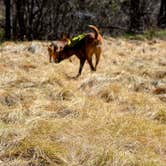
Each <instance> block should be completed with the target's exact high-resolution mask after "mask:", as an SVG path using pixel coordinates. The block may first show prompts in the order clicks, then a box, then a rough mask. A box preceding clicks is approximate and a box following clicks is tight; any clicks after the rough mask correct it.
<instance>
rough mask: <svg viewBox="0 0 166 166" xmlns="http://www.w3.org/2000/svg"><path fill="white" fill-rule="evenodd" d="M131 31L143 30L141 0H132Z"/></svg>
mask: <svg viewBox="0 0 166 166" xmlns="http://www.w3.org/2000/svg"><path fill="white" fill-rule="evenodd" d="M129 31H130V32H134V33H135V32H140V31H141V11H140V0H130V27H129Z"/></svg>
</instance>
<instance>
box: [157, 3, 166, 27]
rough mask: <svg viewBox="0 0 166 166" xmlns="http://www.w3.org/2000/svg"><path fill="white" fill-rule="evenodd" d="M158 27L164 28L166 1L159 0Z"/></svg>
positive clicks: (165, 22)
mask: <svg viewBox="0 0 166 166" xmlns="http://www.w3.org/2000/svg"><path fill="white" fill-rule="evenodd" d="M158 26H159V27H161V28H165V27H166V1H165V0H161V5H160V12H159V16H158Z"/></svg>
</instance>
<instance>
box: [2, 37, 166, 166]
mask: <svg viewBox="0 0 166 166" xmlns="http://www.w3.org/2000/svg"><path fill="white" fill-rule="evenodd" d="M46 46H47V43H44V42H38V41H33V42H20V43H19V42H18V43H14V42H5V43H3V44H2V45H1V47H0V165H1V166H9V165H10V166H27V165H34V166H40V165H41V166H45V165H51V166H56V165H57V166H165V165H166V41H161V40H153V41H136V40H126V39H113V38H107V39H105V42H104V55H103V57H102V58H101V61H100V64H99V68H98V71H97V72H96V73H91V72H90V70H89V66H88V64H86V65H85V68H84V69H83V73H82V75H81V77H80V78H78V79H72V76H75V75H76V74H77V71H78V67H79V64H78V62H79V61H78V60H77V59H76V58H74V57H73V58H72V63H71V62H69V61H68V60H65V61H63V62H62V63H60V64H53V63H52V64H50V63H48V54H47V48H46Z"/></svg>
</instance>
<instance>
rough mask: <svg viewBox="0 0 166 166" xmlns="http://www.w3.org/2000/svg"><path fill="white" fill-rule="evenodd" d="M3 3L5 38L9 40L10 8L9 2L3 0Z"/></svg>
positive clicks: (8, 0)
mask: <svg viewBox="0 0 166 166" xmlns="http://www.w3.org/2000/svg"><path fill="white" fill-rule="evenodd" d="M4 3H5V17H6V19H5V38H6V39H8V40H9V39H11V17H10V16H11V13H10V11H11V10H10V6H11V0H4Z"/></svg>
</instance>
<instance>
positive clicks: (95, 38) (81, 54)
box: [51, 25, 103, 77]
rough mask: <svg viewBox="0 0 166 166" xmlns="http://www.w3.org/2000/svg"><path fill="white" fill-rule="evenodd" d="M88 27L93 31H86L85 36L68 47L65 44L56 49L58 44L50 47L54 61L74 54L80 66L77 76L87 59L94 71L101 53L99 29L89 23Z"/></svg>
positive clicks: (56, 61) (57, 61)
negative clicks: (94, 57) (93, 59)
mask: <svg viewBox="0 0 166 166" xmlns="http://www.w3.org/2000/svg"><path fill="white" fill-rule="evenodd" d="M89 27H90V28H91V29H92V30H93V31H94V33H87V34H85V37H84V38H83V39H82V40H80V41H79V42H78V43H76V44H75V45H74V46H72V47H70V46H68V45H65V46H64V48H63V49H62V50H60V51H58V49H57V48H58V46H57V45H55V46H54V47H52V49H51V50H52V53H53V54H54V55H53V56H52V57H53V59H54V62H55V63H59V62H61V61H62V60H64V59H67V58H70V57H71V56H72V55H76V56H77V57H78V58H79V60H80V67H79V72H78V74H77V77H78V76H80V75H81V72H82V68H83V66H84V64H85V61H86V60H87V61H88V63H89V65H90V68H91V70H92V71H96V69H97V65H98V63H99V60H100V57H101V53H102V40H103V38H102V36H101V34H100V33H99V30H98V28H97V27H95V26H94V25H89ZM93 54H95V56H96V63H95V66H93V64H92V56H93Z"/></svg>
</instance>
